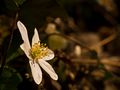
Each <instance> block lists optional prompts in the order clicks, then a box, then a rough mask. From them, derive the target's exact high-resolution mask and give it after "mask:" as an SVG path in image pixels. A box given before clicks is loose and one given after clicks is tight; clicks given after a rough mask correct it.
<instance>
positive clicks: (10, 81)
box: [0, 66, 22, 90]
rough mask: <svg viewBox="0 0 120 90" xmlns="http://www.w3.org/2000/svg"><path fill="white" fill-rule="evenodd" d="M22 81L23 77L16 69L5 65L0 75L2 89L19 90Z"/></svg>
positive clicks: (0, 89)
mask: <svg viewBox="0 0 120 90" xmlns="http://www.w3.org/2000/svg"><path fill="white" fill-rule="evenodd" d="M21 81H22V78H21V76H20V74H19V73H18V72H17V71H16V70H15V69H13V68H10V67H8V66H5V67H4V69H3V72H2V75H1V76H0V90H17V86H18V84H19V83H20V82H21Z"/></svg>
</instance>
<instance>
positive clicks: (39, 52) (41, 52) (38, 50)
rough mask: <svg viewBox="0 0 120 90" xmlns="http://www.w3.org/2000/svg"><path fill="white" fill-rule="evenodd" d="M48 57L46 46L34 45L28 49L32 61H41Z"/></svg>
mask: <svg viewBox="0 0 120 90" xmlns="http://www.w3.org/2000/svg"><path fill="white" fill-rule="evenodd" d="M47 55H48V47H47V46H46V44H39V43H35V44H34V45H33V46H32V48H31V49H30V56H31V57H32V58H33V60H38V59H42V58H43V57H45V56H47Z"/></svg>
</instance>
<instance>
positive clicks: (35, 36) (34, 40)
mask: <svg viewBox="0 0 120 90" xmlns="http://www.w3.org/2000/svg"><path fill="white" fill-rule="evenodd" d="M38 42H40V39H39V35H38V31H37V29H36V28H35V30H34V35H33V38H32V45H34V44H35V43H38Z"/></svg>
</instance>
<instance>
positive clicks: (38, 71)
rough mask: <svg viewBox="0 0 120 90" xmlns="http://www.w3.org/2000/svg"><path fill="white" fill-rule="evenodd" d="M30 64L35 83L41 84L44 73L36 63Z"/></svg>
mask: <svg viewBox="0 0 120 90" xmlns="http://www.w3.org/2000/svg"><path fill="white" fill-rule="evenodd" d="M29 63H30V67H31V72H32V75H33V79H34V81H35V83H36V84H40V83H41V81H42V72H41V69H40V67H39V65H38V64H37V63H36V62H34V63H33V61H29Z"/></svg>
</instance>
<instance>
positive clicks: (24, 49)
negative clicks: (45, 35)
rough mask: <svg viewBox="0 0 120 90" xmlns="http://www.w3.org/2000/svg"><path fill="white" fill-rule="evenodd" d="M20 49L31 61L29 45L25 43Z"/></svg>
mask: <svg viewBox="0 0 120 90" xmlns="http://www.w3.org/2000/svg"><path fill="white" fill-rule="evenodd" d="M20 48H21V49H22V50H23V51H24V52H25V54H26V56H27V57H28V58H29V59H31V57H30V56H29V50H30V48H29V47H28V45H27V44H26V43H25V42H24V43H23V44H21V45H20Z"/></svg>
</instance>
